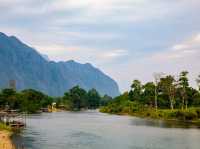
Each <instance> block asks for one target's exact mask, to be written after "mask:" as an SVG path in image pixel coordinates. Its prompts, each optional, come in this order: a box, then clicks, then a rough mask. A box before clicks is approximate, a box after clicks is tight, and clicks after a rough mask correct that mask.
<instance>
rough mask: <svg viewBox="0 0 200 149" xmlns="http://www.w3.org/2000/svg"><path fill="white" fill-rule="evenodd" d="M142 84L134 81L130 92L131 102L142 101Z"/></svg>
mask: <svg viewBox="0 0 200 149" xmlns="http://www.w3.org/2000/svg"><path fill="white" fill-rule="evenodd" d="M141 94H142V84H141V82H140V81H139V80H134V81H133V83H132V85H131V91H130V92H129V95H130V98H131V100H141Z"/></svg>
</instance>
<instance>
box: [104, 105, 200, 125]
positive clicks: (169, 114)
mask: <svg viewBox="0 0 200 149" xmlns="http://www.w3.org/2000/svg"><path fill="white" fill-rule="evenodd" d="M118 108H119V106H118ZM100 111H101V112H103V113H111V114H120V115H131V116H137V117H143V118H151V119H162V120H176V121H183V122H192V123H196V124H198V125H200V108H188V109H187V110H181V109H174V110H171V109H158V110H157V111H156V110H155V109H153V108H144V109H140V108H139V109H135V108H130V107H126V106H125V107H123V108H120V109H117V110H116V108H112V107H103V108H101V109H100Z"/></svg>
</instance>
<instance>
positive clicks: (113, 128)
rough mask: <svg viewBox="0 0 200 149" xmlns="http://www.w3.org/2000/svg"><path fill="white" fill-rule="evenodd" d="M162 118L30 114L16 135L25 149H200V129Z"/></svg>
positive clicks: (98, 114) (93, 112) (96, 113)
mask: <svg viewBox="0 0 200 149" xmlns="http://www.w3.org/2000/svg"><path fill="white" fill-rule="evenodd" d="M188 127H189V126H187V125H185V124H184V125H183V124H179V123H174V122H173V123H172V122H163V121H152V120H146V119H140V118H135V117H129V116H117V115H109V114H104V113H99V112H98V111H85V112H58V113H43V114H41V115H32V116H29V117H28V118H27V128H26V129H25V130H24V131H23V132H21V133H20V134H18V135H17V136H16V137H15V139H14V140H15V142H23V144H24V146H25V147H26V149H200V129H197V128H188Z"/></svg>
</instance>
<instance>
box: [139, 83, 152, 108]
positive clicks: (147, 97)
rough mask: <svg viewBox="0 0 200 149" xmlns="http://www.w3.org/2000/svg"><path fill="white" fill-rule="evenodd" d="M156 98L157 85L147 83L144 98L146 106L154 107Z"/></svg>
mask: <svg viewBox="0 0 200 149" xmlns="http://www.w3.org/2000/svg"><path fill="white" fill-rule="evenodd" d="M154 97H155V84H154V83H153V82H147V83H146V84H145V85H143V95H142V98H143V100H144V104H148V105H150V106H152V105H153V103H154Z"/></svg>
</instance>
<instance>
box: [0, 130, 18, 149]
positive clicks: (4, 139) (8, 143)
mask: <svg viewBox="0 0 200 149" xmlns="http://www.w3.org/2000/svg"><path fill="white" fill-rule="evenodd" d="M11 135H12V133H11V132H9V131H4V130H0V149H15V146H14V145H13V143H12V140H11V138H10V137H11Z"/></svg>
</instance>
